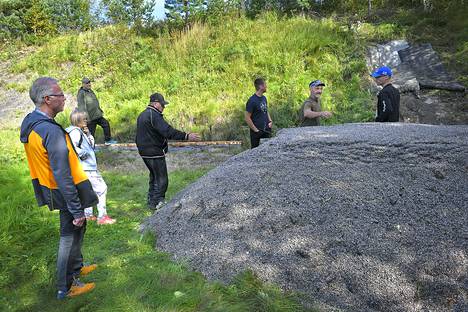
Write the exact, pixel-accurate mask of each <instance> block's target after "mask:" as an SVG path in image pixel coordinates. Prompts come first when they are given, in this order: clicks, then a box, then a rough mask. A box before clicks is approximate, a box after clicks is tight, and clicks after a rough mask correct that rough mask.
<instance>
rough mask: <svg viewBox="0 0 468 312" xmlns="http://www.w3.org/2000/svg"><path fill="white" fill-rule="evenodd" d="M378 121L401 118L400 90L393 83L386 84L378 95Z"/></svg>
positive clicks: (391, 120)
mask: <svg viewBox="0 0 468 312" xmlns="http://www.w3.org/2000/svg"><path fill="white" fill-rule="evenodd" d="M377 98H378V102H377V117H376V118H375V121H376V122H398V121H399V120H400V92H399V91H398V89H397V88H395V87H394V86H392V84H388V85H386V86H385V87H384V88H383V89H382V90H381V91H380V92H379V94H378V96H377Z"/></svg>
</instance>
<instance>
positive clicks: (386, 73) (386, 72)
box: [370, 66, 392, 78]
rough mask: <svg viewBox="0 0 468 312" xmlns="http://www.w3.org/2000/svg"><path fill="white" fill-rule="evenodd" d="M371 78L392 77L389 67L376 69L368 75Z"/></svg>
mask: <svg viewBox="0 0 468 312" xmlns="http://www.w3.org/2000/svg"><path fill="white" fill-rule="evenodd" d="M370 75H371V76H372V77H374V78H377V77H380V76H389V77H391V76H392V70H391V69H390V67H387V66H382V67H379V68H377V69H376V70H375V71H374V72H373V73H372V74H370Z"/></svg>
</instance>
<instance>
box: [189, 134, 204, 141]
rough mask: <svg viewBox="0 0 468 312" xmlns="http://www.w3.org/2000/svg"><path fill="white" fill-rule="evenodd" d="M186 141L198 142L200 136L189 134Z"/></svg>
mask: <svg viewBox="0 0 468 312" xmlns="http://www.w3.org/2000/svg"><path fill="white" fill-rule="evenodd" d="M188 140H189V141H200V140H201V138H200V135H199V134H198V133H189V135H188Z"/></svg>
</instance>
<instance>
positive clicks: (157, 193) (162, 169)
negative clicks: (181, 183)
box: [143, 157, 169, 208]
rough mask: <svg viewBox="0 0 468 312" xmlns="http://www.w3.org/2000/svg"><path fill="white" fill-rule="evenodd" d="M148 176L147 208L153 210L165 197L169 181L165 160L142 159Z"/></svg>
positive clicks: (163, 158) (162, 158)
mask: <svg viewBox="0 0 468 312" xmlns="http://www.w3.org/2000/svg"><path fill="white" fill-rule="evenodd" d="M143 161H144V162H145V165H146V167H148V170H149V172H150V174H149V189H148V207H150V208H154V207H156V205H157V204H158V203H159V202H162V201H164V198H165V197H166V191H167V186H168V184H169V179H168V177H167V166H166V158H165V157H161V158H143Z"/></svg>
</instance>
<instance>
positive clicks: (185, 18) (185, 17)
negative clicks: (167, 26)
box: [184, 0, 189, 30]
mask: <svg viewBox="0 0 468 312" xmlns="http://www.w3.org/2000/svg"><path fill="white" fill-rule="evenodd" d="M184 11H185V16H184V28H185V30H188V18H189V3H188V0H184Z"/></svg>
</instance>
